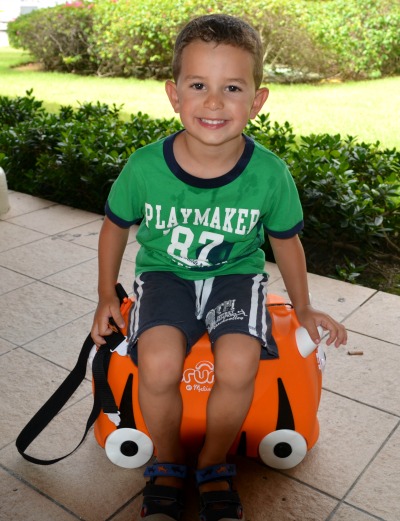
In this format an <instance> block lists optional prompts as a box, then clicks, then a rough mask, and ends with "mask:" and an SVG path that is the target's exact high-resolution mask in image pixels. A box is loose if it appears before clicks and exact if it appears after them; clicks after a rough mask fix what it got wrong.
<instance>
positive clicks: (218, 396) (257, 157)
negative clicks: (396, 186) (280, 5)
mask: <svg viewBox="0 0 400 521" xmlns="http://www.w3.org/2000/svg"><path fill="white" fill-rule="evenodd" d="M262 63H263V52H262V46H261V42H260V39H259V36H258V35H257V33H256V32H255V31H254V29H253V28H252V27H250V26H249V25H248V24H247V23H245V22H243V21H242V20H240V19H237V18H234V17H230V16H225V15H207V16H203V17H200V18H197V19H195V20H193V21H192V22H190V23H189V24H188V25H187V26H186V27H185V28H184V29H183V30H182V31H181V33H180V34H179V35H178V38H177V41H176V44H175V54H174V61H173V76H174V81H167V82H166V92H167V95H168V98H169V100H170V102H171V104H172V107H173V109H174V110H175V112H176V113H178V114H179V115H180V118H181V121H182V123H183V126H184V130H183V131H181V132H178V133H177V134H175V135H173V136H169V137H168V138H166V139H164V140H161V141H160V142H157V143H154V144H152V145H149V146H147V147H144V148H142V149H140V150H138V151H137V152H135V153H134V154H133V155H132V156H131V158H130V159H129V161H128V163H127V165H126V167H125V168H124V169H123V171H122V173H121V175H120V176H119V178H118V180H117V181H116V182H115V183H114V185H113V187H112V189H111V192H110V196H109V198H108V201H107V204H106V217H105V221H104V224H103V227H102V230H101V234H100V240H99V304H98V308H97V311H96V314H95V318H94V323H93V327H92V337H93V339H94V341H95V342H96V344H98V345H100V344H102V343H104V338H103V337H104V336H105V335H108V334H110V333H111V329H110V327H109V325H108V322H109V318H110V317H113V318H114V320H115V322H116V323H117V324H118V325H120V326H123V325H124V324H123V320H122V317H121V315H120V312H119V302H118V298H117V296H116V294H115V289H114V285H115V282H116V280H117V278H118V272H119V268H120V263H121V258H122V255H123V251H124V248H125V246H126V242H127V238H128V231H129V227H130V226H131V225H132V224H134V223H137V222H139V221H141V224H140V228H139V231H138V234H137V240H138V242H139V243H140V245H141V248H140V251H139V253H138V255H137V259H136V279H135V282H134V294H135V306H134V309H133V312H132V314H131V317H130V324H129V345H130V349H131V356H132V357H133V359H134V360H135V361H136V362H137V363H138V370H139V400H140V406H141V411H142V414H143V417H144V419H145V422H146V425H147V428H148V430H149V432H150V435H151V438H152V440H153V442H154V445H155V447H156V449H157V459H158V462H159V463H158V464H156V465H153V466H151V467H148V468H147V469H146V472H145V476H147V477H149V478H150V480H149V481H148V483H147V485H146V487H145V489H144V492H143V495H144V498H143V507H142V511H141V517H142V518H144V519H146V520H148V521H150V520H152V521H153V520H154V521H155V520H165V521H173V520H178V519H180V517H181V514H182V510H183V497H182V496H183V494H182V489H183V482H184V478H185V476H186V470H187V468H186V465H185V454H184V451H183V449H182V447H181V443H180V439H179V431H180V422H181V414H182V400H181V395H180V392H179V384H180V381H181V378H182V367H183V363H184V360H185V356H186V354H187V352H188V351H189V350H190V348H191V347H192V346H193V344H194V343H195V342H196V341H197V340H198V339H199V338H200V337H201V336H202V334H203V333H204V331H206V330H207V331H208V333H209V336H210V340H211V343H212V347H213V352H214V364H215V365H214V376H215V383H214V386H213V389H212V391H211V393H210V397H209V400H208V405H207V426H206V435H205V440H204V445H203V447H202V449H201V451H200V453H199V455H198V460H197V471H196V479H197V484H198V487H199V492H200V520H201V521H220V520H225V521H226V520H228V521H229V520H234V519H244V515H243V509H242V505H241V502H240V499H239V496H238V494H237V492H236V491H235V490H234V489H233V485H232V476H233V475H234V473H235V469H234V466H233V465H227V464H226V455H227V453H228V450H229V448H230V446H231V445H232V443H233V441H234V439H235V437H236V435H237V433H238V432H239V430H240V427H241V424H242V423H243V421H244V419H245V417H246V415H247V412H248V409H249V406H250V404H251V400H252V396H253V389H254V380H255V376H256V373H257V369H258V364H259V359H260V355H261V352H262V350H264V353H265V354H266V355H267V356H270V357H274V356H276V351H275V349H274V343H273V341H272V340H271V334H270V327H269V326H270V321H269V316H268V312H267V310H266V306H265V294H266V283H267V279H268V276H267V275H266V274H264V262H265V259H264V254H263V251H262V250H261V249H260V247H261V245H262V243H263V242H264V229H265V230H266V232H267V234H268V236H269V240H270V243H271V246H272V249H273V252H274V255H275V259H276V262H277V264H278V266H279V269H280V271H281V274H282V277H283V279H284V282H285V285H286V288H287V290H288V293H289V296H290V299H291V301H292V303H293V305H294V308H295V311H296V314H297V317H298V319H299V321H300V323H301V324H302V325H303V326H304V327H305V328H306V329H307V331H308V333H309V334H310V336H311V338H312V339H313V340H314V342H315V343H318V342H319V341H320V337H319V334H318V330H317V326H322V327H323V328H324V329H326V330H328V331H329V338H328V340H327V344H328V345H329V344H332V343H334V344H335V346H336V347H338V346H339V345H340V344H345V343H346V330H345V328H344V327H343V326H342V325H341V324H339V323H337V322H336V321H335V320H333V319H332V318H331V317H330V316H328V315H326V314H325V313H322V312H320V311H317V310H315V309H313V308H312V307H311V306H310V302H309V293H308V287H307V275H306V263H305V258H304V251H303V248H302V246H301V243H300V241H299V238H298V232H300V230H301V229H302V226H303V217H302V211H301V206H300V202H299V198H298V194H297V191H296V188H295V185H294V182H293V180H292V178H291V175H290V174H289V172H288V170H287V168H286V166H285V165H284V163H283V162H282V161H281V160H280V159H278V158H277V157H276V156H275V155H274V154H272V153H271V152H269V151H268V150H266V149H265V148H263V147H262V146H260V145H259V144H257V143H255V142H253V141H252V140H251V139H249V138H248V137H246V136H244V135H243V134H242V131H243V129H244V127H245V126H246V124H247V122H248V120H249V119H251V118H254V117H255V116H256V115H257V114H258V113H259V111H260V110H261V108H262V106H263V105H264V103H265V101H266V100H267V97H268V89H266V88H260V84H261V81H262V74H263V71H262ZM238 368H240V370H238Z"/></svg>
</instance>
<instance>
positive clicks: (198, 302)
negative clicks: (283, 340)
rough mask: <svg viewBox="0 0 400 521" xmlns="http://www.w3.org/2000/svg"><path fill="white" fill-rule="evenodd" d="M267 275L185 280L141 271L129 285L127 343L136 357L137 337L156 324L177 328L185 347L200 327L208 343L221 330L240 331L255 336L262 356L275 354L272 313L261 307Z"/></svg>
mask: <svg viewBox="0 0 400 521" xmlns="http://www.w3.org/2000/svg"><path fill="white" fill-rule="evenodd" d="M267 281H268V277H267V276H266V275H263V274H258V275H222V276H219V277H212V278H208V279H203V280H196V281H192V280H186V279H182V278H181V277H178V276H176V275H174V274H173V273H170V272H160V271H157V272H146V273H142V274H141V275H139V276H138V277H137V278H136V279H135V281H134V285H133V291H134V296H135V302H134V305H133V306H132V309H131V314H130V318H129V347H130V353H131V356H132V359H133V360H134V362H135V363H137V349H136V347H137V346H136V344H137V339H138V338H139V337H140V335H141V334H142V333H143V332H144V331H146V330H147V329H150V328H152V327H155V326H160V325H168V326H174V327H176V328H178V329H180V330H181V331H182V332H183V333H184V335H185V337H186V340H187V353H189V352H190V349H191V348H192V346H193V345H194V344H195V343H196V342H197V341H198V340H199V338H200V337H201V336H203V334H204V333H205V332H208V335H209V337H210V340H211V345H214V343H215V341H216V340H217V339H218V338H219V337H220V336H222V335H225V334H228V333H242V334H245V335H249V336H252V337H255V338H257V339H258V340H259V341H260V344H261V346H262V348H263V349H261V358H262V359H265V358H277V356H278V350H277V346H276V343H275V341H274V339H273V337H272V331H271V329H272V328H271V317H270V314H269V312H268V309H267V307H266V300H265V299H266V292H267V289H266V287H267Z"/></svg>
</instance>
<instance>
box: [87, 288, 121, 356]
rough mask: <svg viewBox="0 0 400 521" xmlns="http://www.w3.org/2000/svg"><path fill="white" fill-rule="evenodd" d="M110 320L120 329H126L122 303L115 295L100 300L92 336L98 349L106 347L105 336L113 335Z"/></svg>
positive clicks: (91, 332)
mask: <svg viewBox="0 0 400 521" xmlns="http://www.w3.org/2000/svg"><path fill="white" fill-rule="evenodd" d="M110 318H112V319H113V320H114V322H115V323H116V324H117V325H118V327H119V328H120V329H122V328H124V327H125V322H124V319H123V317H122V315H121V311H120V303H119V299H118V297H117V296H116V295H115V296H113V297H110V298H107V299H100V301H99V304H98V306H97V309H96V313H95V315H94V319H93V325H92V329H91V331H90V334H91V336H92V339H93V341H94V343H95V344H96V345H97V347H99V346H101V345H104V344H105V343H106V341H105V340H104V337H105V336H108V335H111V333H112V332H113V329H112V328H111V327H110Z"/></svg>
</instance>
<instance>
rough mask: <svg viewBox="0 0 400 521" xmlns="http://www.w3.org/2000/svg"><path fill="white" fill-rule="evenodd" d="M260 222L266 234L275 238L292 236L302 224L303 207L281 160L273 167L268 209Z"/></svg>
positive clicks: (289, 174) (299, 229) (298, 230)
mask: <svg viewBox="0 0 400 521" xmlns="http://www.w3.org/2000/svg"><path fill="white" fill-rule="evenodd" d="M279 163H280V165H279ZM277 166H279V168H276V167H277ZM262 222H263V225H264V228H265V230H266V232H267V234H268V235H270V236H272V237H276V238H277V239H288V238H290V237H294V236H295V235H297V234H298V233H299V232H300V231H301V230H302V229H303V226H304V221H303V209H302V207H301V203H300V198H299V194H298V191H297V187H296V184H295V182H294V180H293V177H292V175H291V173H290V172H289V169H288V168H287V166H286V164H285V163H284V162H283V161H281V160H279V161H278V164H277V165H276V166H275V168H274V175H273V183H272V190H271V192H270V198H269V205H268V210H267V211H266V213H265V214H264V215H263V219H262Z"/></svg>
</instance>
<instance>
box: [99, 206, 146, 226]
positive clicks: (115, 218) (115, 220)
mask: <svg viewBox="0 0 400 521" xmlns="http://www.w3.org/2000/svg"><path fill="white" fill-rule="evenodd" d="M104 212H105V214H106V215H107V217H108V218H109V219H110V221H112V222H113V223H114V224H116V225H117V226H119V227H120V228H130V227H131V226H132V225H133V224H138V223H139V222H140V221H141V219H135V220H134V221H125V219H121V217H118V215H115V213H114V212H113V211H112V210H111V208H110V206H109V204H108V201H107V202H106V205H105V207H104Z"/></svg>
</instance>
